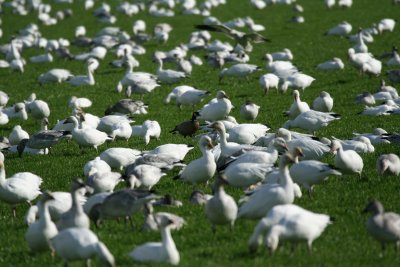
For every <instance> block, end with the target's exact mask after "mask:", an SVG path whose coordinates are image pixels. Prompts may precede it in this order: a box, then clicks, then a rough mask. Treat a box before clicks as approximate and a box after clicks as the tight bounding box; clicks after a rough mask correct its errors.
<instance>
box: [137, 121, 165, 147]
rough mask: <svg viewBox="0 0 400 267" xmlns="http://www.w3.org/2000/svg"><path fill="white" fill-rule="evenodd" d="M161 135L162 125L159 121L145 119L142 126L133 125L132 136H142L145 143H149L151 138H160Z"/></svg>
mask: <svg viewBox="0 0 400 267" xmlns="http://www.w3.org/2000/svg"><path fill="white" fill-rule="evenodd" d="M160 135H161V127H160V124H159V123H158V122H157V121H152V120H145V121H144V122H143V124H142V125H141V126H139V125H134V126H132V136H141V137H143V139H144V143H145V144H146V145H148V144H149V143H150V138H154V139H157V140H159V139H160Z"/></svg>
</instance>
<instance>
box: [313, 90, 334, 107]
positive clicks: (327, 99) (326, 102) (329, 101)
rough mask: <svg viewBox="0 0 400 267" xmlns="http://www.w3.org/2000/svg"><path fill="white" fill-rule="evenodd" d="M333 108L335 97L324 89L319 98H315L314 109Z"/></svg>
mask: <svg viewBox="0 0 400 267" xmlns="http://www.w3.org/2000/svg"><path fill="white" fill-rule="evenodd" d="M332 108H333V98H332V97H331V95H330V94H329V93H328V92H325V91H322V92H321V93H320V94H319V96H318V97H317V98H315V99H314V101H313V104H312V109H313V110H316V111H321V112H331V110H332Z"/></svg>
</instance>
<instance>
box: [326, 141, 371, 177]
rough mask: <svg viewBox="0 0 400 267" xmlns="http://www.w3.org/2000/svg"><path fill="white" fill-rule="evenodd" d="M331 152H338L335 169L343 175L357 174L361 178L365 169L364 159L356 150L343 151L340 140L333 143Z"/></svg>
mask: <svg viewBox="0 0 400 267" xmlns="http://www.w3.org/2000/svg"><path fill="white" fill-rule="evenodd" d="M331 151H332V152H335V151H336V156H335V167H336V168H338V169H339V170H340V171H341V172H342V173H357V174H358V175H359V176H360V177H361V173H362V170H363V167H364V162H363V159H362V158H361V157H360V155H358V154H357V152H355V151H354V150H343V148H342V145H341V144H340V142H339V141H338V140H333V141H332V143H331Z"/></svg>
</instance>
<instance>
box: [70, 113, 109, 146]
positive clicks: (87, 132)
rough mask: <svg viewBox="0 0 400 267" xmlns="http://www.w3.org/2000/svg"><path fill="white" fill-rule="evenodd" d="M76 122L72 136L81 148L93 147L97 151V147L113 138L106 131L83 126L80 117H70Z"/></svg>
mask: <svg viewBox="0 0 400 267" xmlns="http://www.w3.org/2000/svg"><path fill="white" fill-rule="evenodd" d="M68 121H71V122H72V123H73V124H74V128H73V130H72V138H73V139H74V140H75V141H76V142H77V143H78V145H79V147H80V148H81V150H82V149H83V148H84V147H93V148H94V149H96V151H97V147H98V146H100V145H102V144H104V143H105V142H106V141H107V140H111V139H112V138H111V137H109V136H107V134H106V133H104V132H101V131H99V130H96V129H93V128H82V125H80V124H79V122H78V119H77V118H76V117H74V116H71V117H69V118H68Z"/></svg>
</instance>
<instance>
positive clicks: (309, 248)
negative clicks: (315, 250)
mask: <svg viewBox="0 0 400 267" xmlns="http://www.w3.org/2000/svg"><path fill="white" fill-rule="evenodd" d="M307 248H308V254H309V255H310V256H311V255H312V241H311V240H309V241H308V242H307Z"/></svg>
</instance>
